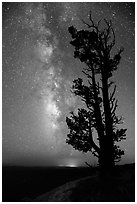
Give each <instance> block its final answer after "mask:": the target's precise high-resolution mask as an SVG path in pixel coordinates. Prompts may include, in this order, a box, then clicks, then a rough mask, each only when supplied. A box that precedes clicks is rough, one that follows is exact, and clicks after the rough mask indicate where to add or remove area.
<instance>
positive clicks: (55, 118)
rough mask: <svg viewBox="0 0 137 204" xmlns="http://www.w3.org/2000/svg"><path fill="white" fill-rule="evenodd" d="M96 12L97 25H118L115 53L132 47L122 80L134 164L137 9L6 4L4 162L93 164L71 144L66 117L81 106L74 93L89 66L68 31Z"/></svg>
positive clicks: (122, 69) (119, 94)
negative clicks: (75, 53)
mask: <svg viewBox="0 0 137 204" xmlns="http://www.w3.org/2000/svg"><path fill="white" fill-rule="evenodd" d="M89 7H90V9H91V11H92V14H93V18H94V19H95V20H100V19H102V18H104V17H106V18H108V19H109V18H111V19H112V21H113V22H114V27H115V32H116V37H117V46H116V48H117V47H120V46H123V47H124V48H125V52H124V54H123V59H122V61H121V65H120V69H119V70H118V72H117V74H115V78H116V82H117V85H118V89H117V97H118V99H119V104H120V105H119V109H118V111H119V112H120V114H123V116H124V118H125V121H124V126H125V127H126V128H128V138H127V141H126V142H125V143H122V146H123V147H124V149H126V156H125V159H130V160H131V161H133V160H134V4H133V3H72V2H66V3H63V2H62V3H59V2H58V3H3V39H2V40H3V44H2V45H3V50H2V54H3V75H2V76H3V81H2V83H3V163H6V164H7V163H9V164H23V165H28V164H31V165H54V164H55V165H62V164H64V165H68V164H71V163H72V165H79V164H83V163H84V161H87V160H89V159H91V161H94V160H93V158H92V157H91V155H90V154H88V155H87V156H85V155H83V154H81V153H79V152H77V151H75V150H73V148H72V147H70V146H68V145H67V144H66V143H65V140H66V135H67V131H68V130H67V125H66V123H65V118H66V116H67V115H68V114H69V112H70V111H72V110H76V109H77V107H78V106H79V105H81V102H80V99H78V98H77V97H75V96H74V95H73V94H72V93H71V91H70V88H71V86H72V81H73V79H74V78H77V77H78V76H81V77H82V74H81V68H82V67H83V65H82V64H81V63H80V62H79V61H78V60H75V59H74V58H73V48H72V47H71V45H70V44H69V42H70V40H71V38H70V35H69V33H68V27H69V26H70V25H74V26H76V27H77V28H78V29H82V28H85V27H84V25H83V23H82V21H81V19H85V20H87V19H88V14H89ZM106 9H107V11H106ZM129 48H130V50H129ZM131 148H132V151H131Z"/></svg>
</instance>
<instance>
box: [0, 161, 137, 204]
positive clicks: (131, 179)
mask: <svg viewBox="0 0 137 204" xmlns="http://www.w3.org/2000/svg"><path fill="white" fill-rule="evenodd" d="M116 170H117V176H116V177H115V178H114V179H113V178H112V179H111V181H110V179H109V181H108V182H107V183H106V182H105V181H104V182H102V183H101V185H102V187H103V188H102V189H103V190H104V186H106V187H107V188H108V190H106V191H105V192H103V195H104V194H106V196H107V199H108V201H109V199H110V200H111V197H113V194H114V193H115V192H113V189H111V188H110V187H109V186H112V187H113V188H115V186H117V184H118V185H119V186H120V185H121V187H119V190H118V191H117V192H116V196H114V198H112V199H115V197H117V198H118V194H119V193H122V194H124V195H126V196H125V199H126V200H121V197H120V198H118V199H119V200H118V201H123V202H124V201H129V202H133V201H135V165H134V164H128V165H123V166H118V167H117V168H116ZM97 171H98V170H97V168H93V169H91V168H72V167H71V168H69V167H67V168H66V167H60V168H57V167H54V168H40V167H35V168H34V167H3V171H2V201H3V202H6V201H7V202H17V201H18V202H20V201H49V202H50V201H55V202H56V201H74V202H75V201H83V202H84V201H98V200H96V199H95V196H94V198H93V196H92V199H93V200H92V199H91V196H90V195H91V192H92V193H93V194H96V192H97V191H98V188H100V187H99V186H100V183H98V182H99V181H98V176H95V177H94V175H98V174H97ZM88 176H91V177H92V176H93V178H88V179H84V180H79V182H72V183H69V184H67V185H65V186H64V187H63V188H57V187H58V186H61V185H63V184H65V183H67V182H70V181H74V180H76V179H80V178H81V177H88ZM116 180H117V181H116ZM97 183H98V184H99V185H98V184H97ZM73 186H75V187H73ZM122 186H124V188H123V187H122ZM54 188H57V189H60V190H56V192H55V191H54V190H53V189H54ZM65 188H66V191H65V192H66V195H65V193H64V189H65ZM70 189H73V192H72V193H71V196H70V195H69V197H68V198H67V196H68V195H67V193H69V194H70ZM49 191H50V192H51V193H47V192H49ZM93 191H94V192H93ZM60 192H62V193H60ZM81 192H82V193H81ZM46 193H47V194H46ZM111 193H112V196H111ZM42 194H44V199H46V200H43V196H42V199H41V195H42ZM55 194H56V196H55ZM57 194H59V196H58V195H57ZM61 194H62V195H63V196H65V199H66V200H62V199H64V197H62V198H60V195H61ZM45 195H46V196H45ZM49 195H50V196H49ZM89 196H90V197H89ZM110 196H111V197H110ZM53 197H54V198H53ZM70 197H71V198H70ZM37 198H38V199H37ZM97 198H99V195H97ZM58 199H60V200H58ZM100 199H102V200H101V201H103V199H105V198H104V197H101V198H100ZM106 201H107V200H106Z"/></svg>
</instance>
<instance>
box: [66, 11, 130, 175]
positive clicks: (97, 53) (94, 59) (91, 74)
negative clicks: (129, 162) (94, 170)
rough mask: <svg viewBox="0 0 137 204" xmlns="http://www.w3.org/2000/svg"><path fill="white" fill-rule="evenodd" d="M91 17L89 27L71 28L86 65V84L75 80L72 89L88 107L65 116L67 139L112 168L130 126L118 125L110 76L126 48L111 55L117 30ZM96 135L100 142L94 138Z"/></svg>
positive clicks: (77, 53) (104, 167)
mask: <svg viewBox="0 0 137 204" xmlns="http://www.w3.org/2000/svg"><path fill="white" fill-rule="evenodd" d="M89 20H90V24H89V23H86V22H84V21H83V22H84V24H86V26H87V30H80V31H78V30H77V29H76V28H75V27H73V26H71V27H69V29H68V30H69V33H70V34H71V36H72V39H73V40H72V41H71V42H70V44H71V45H73V46H74V48H75V50H74V57H75V58H78V59H80V61H81V62H84V63H85V64H86V67H85V68H83V70H82V72H83V73H84V75H85V76H86V78H87V85H84V83H83V80H82V79H81V78H78V79H75V80H74V81H73V86H72V92H73V93H74V94H75V95H76V96H79V97H81V99H82V101H84V102H85V104H86V108H85V109H84V108H78V112H77V114H74V112H71V113H70V114H71V116H70V117H66V122H67V125H68V128H69V134H68V135H67V139H66V142H67V143H68V144H70V145H72V146H73V147H74V148H75V149H76V150H79V151H83V152H88V151H91V152H92V153H93V155H94V156H96V157H98V161H99V166H100V168H101V169H102V170H105V171H106V170H108V169H109V170H111V169H113V167H114V165H115V162H118V161H120V159H121V156H122V155H124V151H123V150H121V149H120V147H119V146H118V145H117V144H116V143H117V142H119V141H121V140H123V139H125V137H126V130H127V129H123V128H122V129H120V128H118V125H119V124H121V123H122V117H121V116H120V117H119V116H117V115H116V109H117V106H118V101H117V100H116V98H115V92H116V85H115V83H114V81H112V78H111V77H112V75H113V72H114V71H115V70H117V68H118V65H119V63H120V59H121V53H122V51H123V49H119V50H118V51H117V53H116V54H113V55H112V50H113V49H112V48H113V47H114V45H115V32H114V29H113V26H112V22H111V21H107V20H106V19H104V21H103V23H105V26H104V27H103V29H102V24H101V21H99V22H98V23H95V22H94V21H93V19H92V17H91V13H90V15H89ZM95 132H96V133H97V134H95ZM95 135H97V140H98V143H97V142H95V140H94V137H93V136H95Z"/></svg>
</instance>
